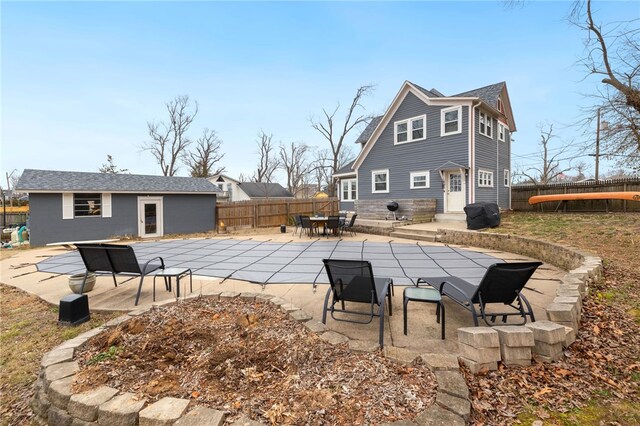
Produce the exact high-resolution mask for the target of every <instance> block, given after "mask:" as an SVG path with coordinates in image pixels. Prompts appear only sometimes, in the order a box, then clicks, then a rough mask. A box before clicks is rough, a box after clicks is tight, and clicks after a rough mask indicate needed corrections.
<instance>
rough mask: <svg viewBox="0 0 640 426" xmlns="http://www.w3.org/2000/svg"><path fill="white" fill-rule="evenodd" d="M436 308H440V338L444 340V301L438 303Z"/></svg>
mask: <svg viewBox="0 0 640 426" xmlns="http://www.w3.org/2000/svg"><path fill="white" fill-rule="evenodd" d="M438 308H442V323H441V325H442V340H444V303H442V302H440V303H438Z"/></svg>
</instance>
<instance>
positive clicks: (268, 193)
mask: <svg viewBox="0 0 640 426" xmlns="http://www.w3.org/2000/svg"><path fill="white" fill-rule="evenodd" d="M238 186H239V187H240V189H242V190H243V191H244V192H245V193H246V194H247V195H248V196H249V197H251V198H265V197H268V198H290V197H293V194H292V193H291V192H289V190H287V189H286V188H284V187H283V186H282V185H280V184H279V183H273V182H271V183H265V182H240V183H239V184H238Z"/></svg>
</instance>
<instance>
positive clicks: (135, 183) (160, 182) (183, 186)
mask: <svg viewBox="0 0 640 426" xmlns="http://www.w3.org/2000/svg"><path fill="white" fill-rule="evenodd" d="M16 188H17V189H19V190H20V191H26V192H136V193H140V192H144V193H150V192H153V193H194V192H196V193H209V194H214V193H217V192H219V191H220V190H219V189H218V187H216V186H215V185H214V184H212V183H211V182H209V181H208V180H207V179H204V178H192V177H182V176H148V175H129V174H109V173H89V172H65V171H58V170H34V169H25V170H24V171H23V172H22V176H21V177H20V180H19V181H18V184H17V185H16Z"/></svg>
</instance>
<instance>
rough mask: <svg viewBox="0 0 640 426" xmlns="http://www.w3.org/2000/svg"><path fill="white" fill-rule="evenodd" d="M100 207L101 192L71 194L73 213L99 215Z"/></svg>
mask: <svg viewBox="0 0 640 426" xmlns="http://www.w3.org/2000/svg"><path fill="white" fill-rule="evenodd" d="M101 207H102V194H100V193H97V194H93V193H91V194H89V193H86V194H73V215H74V216H75V217H78V216H100V215H101V214H100V209H101Z"/></svg>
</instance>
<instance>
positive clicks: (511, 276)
mask: <svg viewBox="0 0 640 426" xmlns="http://www.w3.org/2000/svg"><path fill="white" fill-rule="evenodd" d="M540 265H542V262H515V263H494V264H493V265H491V266H489V268H488V269H487V272H486V273H485V274H484V277H483V278H482V281H480V284H477V285H476V284H472V283H470V282H468V281H465V280H463V279H461V278H458V277H452V276H448V277H425V278H419V279H418V283H420V282H425V283H427V284H429V285H430V286H432V287H434V288H435V289H436V290H438V291H439V292H440V294H441V295H444V296H447V297H449V298H450V299H451V300H453V301H454V302H456V303H457V304H459V305H460V306H462V307H463V308H465V309H467V310H468V311H470V312H471V315H473V322H474V324H475V325H476V326H478V313H477V311H476V307H475V305H476V304H477V305H478V306H479V310H480V316H481V317H482V319H483V320H484V322H485V323H486V324H487V325H488V326H492V325H495V322H496V319H497V318H498V317H502V323H503V324H507V317H509V316H514V315H517V316H520V317H522V319H523V321H522V322H520V323H518V324H513V325H522V324H526V323H527V316H528V317H530V318H531V322H535V317H534V315H533V309H531V305H530V304H529V301H528V300H527V298H526V297H524V295H523V294H522V293H521V291H522V289H523V288H524V286H525V284H527V281H529V278H531V276H532V275H533V273H534V272H535V271H536V269H537V268H538V267H539V266H540ZM493 303H502V304H504V305H505V306H507V307H510V308H512V309H513V310H510V311H509V312H487V311H486V305H488V304H493ZM487 317H488V318H489V319H490V321H491V323H490V322H489V321H488V320H487ZM507 325H509V324H507Z"/></svg>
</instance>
